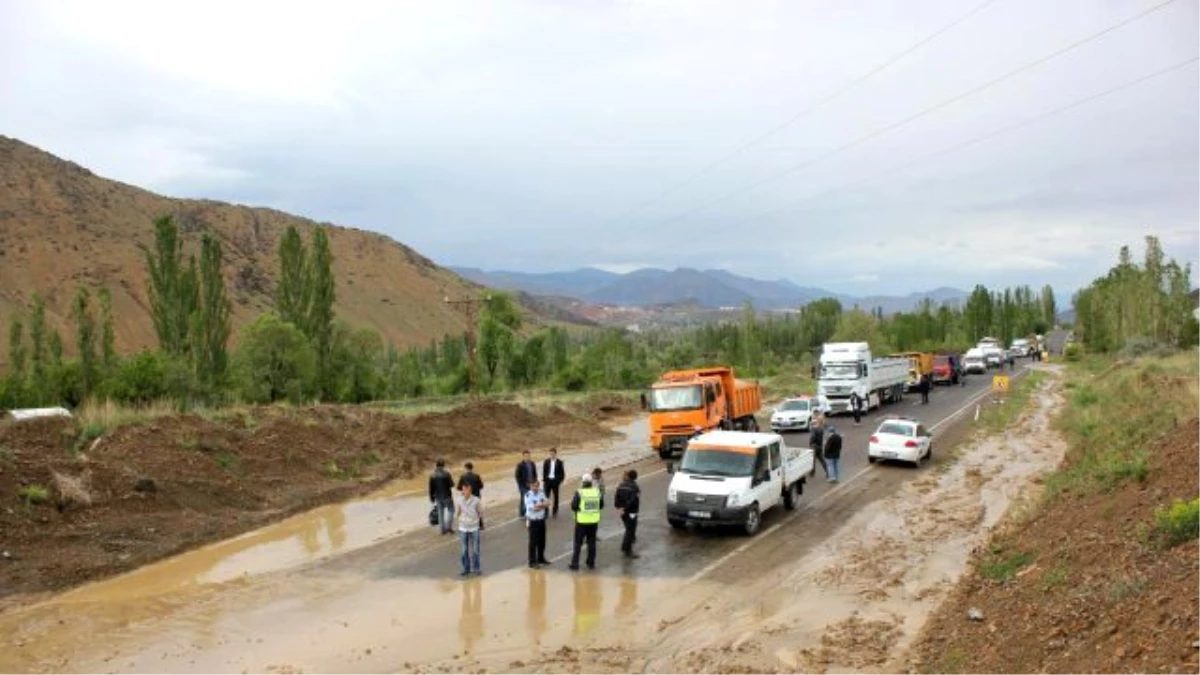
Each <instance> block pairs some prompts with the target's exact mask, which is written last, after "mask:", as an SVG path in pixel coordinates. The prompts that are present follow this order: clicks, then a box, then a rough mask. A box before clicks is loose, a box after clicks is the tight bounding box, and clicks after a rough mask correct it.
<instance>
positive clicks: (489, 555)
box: [359, 361, 1027, 578]
mask: <svg viewBox="0 0 1200 675" xmlns="http://www.w3.org/2000/svg"><path fill="white" fill-rule="evenodd" d="M1026 363H1027V361H1021V362H1019V363H1018V365H1017V371H1016V372H1017V373H1023V371H1024V369H1025V365H1026ZM995 372H997V371H991V372H989V374H988V375H987V376H981V375H975V376H972V377H971V378H969V380H968V382H967V385H966V386H959V387H953V386H943V387H935V388H934V390H933V391H932V393H931V394H930V402H929V404H928V405H922V404H921V402H920V399H921V397H920V394H919V393H916V392H913V393H911V394H906V395H905V397H904V400H903V401H901V402H899V403H893V404H889V405H885V406H883V407H882V408H879V409H876V410H874V411H872V412H871V413H869V414H867V415H865V416H864V417H863V420H862V423H861V425H858V426H856V425H855V424H854V420H853V418H852V417H850V416H848V415H839V416H836V417H834V418H832V422H833V424H834V425H835V426H836V427H837V428H838V430H839V431H840V432H841V433H842V436H843V438H844V444H843V451H842V461H841V470H840V471H841V482H840V483H839V484H837V485H834V484H829V483H827V482H826V481H825V478H824V474H823V473H822V472H821V469H820V467H819V466H818V467H817V472H816V475H815V476H814V477H813V478H810V479H809V483H808V484H807V485H806V486H805V489H804V494H803V496H802V497H801V500H800V507H799V508H798V510H797V511H796V512H788V511H785V510H784V509H783V508H782V507H778V508H775V509H772V510H771V511H768V512H767V513H765V514H763V523H762V527H761V529H760V531H759V533H758V534H757V535H756V536H755V537H746V536H744V535H742V534H741V533H740V532H739V531H738V530H736V529H731V528H703V529H694V528H689V529H688V530H686V531H683V532H676V531H674V530H672V529H671V527H670V526H669V525H668V524H667V522H666V517H665V512H666V498H667V486H668V484H669V482H670V475H669V474H667V473H666V470H665V463H664V462H662V461H661V460H659V459H658V458H657V457H656V456H654V457H652V458H647V459H646V460H645V461H641V462H638V463H636V464H635V465H633V467H634V468H636V469H637V470H638V473H639V474H640V478H639V481H638V482H639V483H640V485H641V488H642V511H641V515H640V517H639V520H640V524H639V527H638V542H637V545H636V546H635V550H636V551H637V552H638V553H639V555H640V556H641V557H640V558H639V559H636V560H628V559H626V558H624V557H623V556H622V555H621V552H620V543H621V537H622V535H623V532H624V530H623V528H622V525H621V521H620V518H619V516H618V514H617V512H616V510H615V509H613V508H612V504H611V496H612V494H613V493H614V492H615V490H616V486H617V483H618V482H619V478H620V475H619V474H620V472H619V471H616V470H614V471H610V472H608V473H607V474H606V476H605V483H606V486H607V490H608V494H609V498H608V499H607V500H606V502H605V509H604V515H603V519H602V521H601V524H600V532H599V546H598V554H597V565H596V570H595V571H588V570H587V569H586V567H584V568H583V569H582V570H581V571H580V572H579V574H603V575H634V576H637V577H654V576H666V577H674V578H690V577H693V576H697V575H700V574H704V573H707V572H709V571H712V570H713V569H715V568H716V567H717V566H719V565H720V564H721V563H722V562H723V561H724V560H725V559H726V558H727V557H731V556H732V555H733V554H736V552H740V551H741V550H744V548H745V547H746V546H747V545H748V542H753V541H756V540H760V539H763V538H766V537H770V536H772V535H773V534H774V532H775V531H776V530H778V529H779V526H782V525H783V524H784V523H785V522H787V523H789V524H790V523H791V522H792V520H793V519H800V518H803V516H804V513H805V511H806V510H808V508H810V507H811V506H812V505H813V504H814V503H816V502H818V501H821V500H823V499H824V497H825V496H826V495H828V494H829V493H830V492H831V490H834V489H845V488H849V486H850V484H851V483H853V482H855V481H856V480H858V479H860V478H863V477H865V476H866V473H867V472H868V470H869V471H878V472H884V475H883V478H884V479H885V480H888V481H904V480H910V479H912V478H915V477H916V476H917V475H919V472H920V471H924V470H926V467H924V466H923V467H922V468H920V469H914V468H912V467H911V465H904V464H892V463H886V464H885V463H879V464H875V465H870V464H869V463H868V462H867V459H866V449H867V442H868V438H869V437H870V435H871V433H872V432H873V431H874V430H875V429H876V428H877V426H878V424H879V422H880V421H881V420H882V419H884V418H886V417H889V416H893V415H903V416H907V417H914V418H916V419H919V420H921V421H922V422H924V423H925V424H926V426H929V427H932V428H933V434H934V437H933V451H934V453H935V454H936V453H937V451H938V440H939V432H943V431H945V429H947V428H948V427H949V425H950V423H951V422H952V421H953V420H952V419H951V417H952V416H954V415H955V413H956V412H959V411H960V410H961V409H962V408H963V407H964V406H968V404H969V409H968V410H966V411H963V412H962V414H961V416H960V417H968V416H971V415H974V410H975V404H974V401H977V400H983V399H981V398H980V397H983V398H984V399H986V398H987V392H988V391H989V390H990V387H991V376H992V374H995ZM1004 372H1006V373H1007V371H1004ZM765 413H766V414H764V416H763V418H762V419H760V425H761V426H762V427H763V428H764V429H765V428H767V424H766V421H767V419H766V417H767V415H769V411H765ZM784 438H785V440H786V442H787V443H788V445H799V446H807V444H808V434H807V433H806V432H800V433H788V434H785V435H784ZM648 452H649V451H648ZM926 466H927V465H926ZM572 473H574V471H572ZM577 486H578V481H577V480H576V481H573V482H570V483H568V484H566V485H564V486H563V495H562V505H561V507H560V511H559V515H558V518H557V519H551V520H550V521H549V524H548V526H547V546H546V556H547V558H549V559H550V560H551V562H552V565H551V566H550V568H552V569H561V570H566V568H567V565H568V564H569V562H570V556H571V548H572V536H573V529H574V526H573V523H572V520H571V512H570V510H569V503H570V498H571V495H572V494H573V493H574V490H575V488H576V487H577ZM485 507H486V509H487V512H488V515H487V521H486V522H489V523H492V525H491V526H490V527H489V528H488V529H487V530H485V532H484V533H483V539H482V556H481V560H482V569H483V574H484V575H485V576H486V575H488V574H493V573H496V572H500V571H503V570H507V569H513V568H524V567H526V566H527V554H526V551H527V548H526V547H527V533H526V530H525V527H524V525H523V523H522V522H521V521H517V520H516V516H517V505H516V502H513V501H509V502H503V503H496V504H485ZM434 536H435V537H436V535H434ZM581 566H582V561H581ZM369 567H370V568H373V569H372V571H371V575H372V576H377V577H383V578H400V577H441V578H445V577H456V575H457V573H458V570H459V567H458V542H457V538H456V537H455V535H445V536H444V537H442V541H441V542H438V543H436V544H435V545H433V546H427V547H424V548H423V549H422V550H419V551H417V552H414V553H411V554H409V555H406V556H403V557H399V558H396V559H392V560H386V561H378V564H373V565H370V566H369ZM359 569H362V568H361V567H360V568H359Z"/></svg>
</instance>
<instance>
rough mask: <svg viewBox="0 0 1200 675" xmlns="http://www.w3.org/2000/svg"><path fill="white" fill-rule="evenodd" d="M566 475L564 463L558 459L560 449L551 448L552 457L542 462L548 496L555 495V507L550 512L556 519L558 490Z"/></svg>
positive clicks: (543, 478)
mask: <svg viewBox="0 0 1200 675" xmlns="http://www.w3.org/2000/svg"><path fill="white" fill-rule="evenodd" d="M566 475H567V472H566V469H565V468H564V466H563V461H562V460H561V459H559V458H558V448H550V456H549V457H547V458H546V461H544V462H542V480H544V481H545V482H546V485H545V488H546V496H547V497H551V495H553V496H552V497H551V499H553V505H554V506H553V508H552V509H551V510H550V515H552V516H554V517H555V518H557V517H558V490H559V487H560V486H562V482H563V478H564V477H565V476H566Z"/></svg>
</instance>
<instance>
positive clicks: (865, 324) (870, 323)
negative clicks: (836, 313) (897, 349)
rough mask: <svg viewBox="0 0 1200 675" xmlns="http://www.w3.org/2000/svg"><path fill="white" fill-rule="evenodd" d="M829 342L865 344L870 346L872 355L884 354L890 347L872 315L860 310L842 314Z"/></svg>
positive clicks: (876, 319)
mask: <svg viewBox="0 0 1200 675" xmlns="http://www.w3.org/2000/svg"><path fill="white" fill-rule="evenodd" d="M830 341H831V342H866V343H867V344H869V345H871V351H872V353H878V354H886V353H887V352H890V351H891V346H890V344H889V343H888V341H887V340H886V339H885V338H884V334H883V326H882V324H881V322H880V320H879V319H878V318H877V317H876V316H875V315H874V314H868V313H867V312H864V311H862V310H861V309H857V308H855V309H852V310H850V311H849V312H843V313H842V315H841V317H840V318H839V319H838V327H837V331H835V332H834V334H833V337H832V338H830Z"/></svg>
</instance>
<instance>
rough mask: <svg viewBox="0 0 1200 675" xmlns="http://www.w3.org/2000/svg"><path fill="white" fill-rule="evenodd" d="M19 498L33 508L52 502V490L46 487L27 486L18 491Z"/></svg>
mask: <svg viewBox="0 0 1200 675" xmlns="http://www.w3.org/2000/svg"><path fill="white" fill-rule="evenodd" d="M17 496H18V497H20V498H21V499H23V500H25V504H26V505H28V506H33V505H36V504H45V503H46V502H48V501H50V490H49V488H47V487H46V486H45V485H36V484H35V485H26V486H25V487H23V488H21V489H20V490H17Z"/></svg>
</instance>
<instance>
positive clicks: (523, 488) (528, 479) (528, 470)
mask: <svg viewBox="0 0 1200 675" xmlns="http://www.w3.org/2000/svg"><path fill="white" fill-rule="evenodd" d="M513 478H514V479H516V481H517V492H519V493H520V494H521V498H520V499H519V500H517V517H518V518H524V517H525V493H526V492H529V486H530V484H532V483H535V482H537V479H538V474H537V464H534V463H533V460H532V459H529V451H528V450H526V451H525V452H522V453H521V461H520V462H517V468H516V470H515V471H513Z"/></svg>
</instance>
